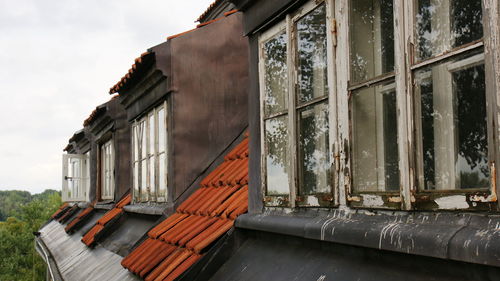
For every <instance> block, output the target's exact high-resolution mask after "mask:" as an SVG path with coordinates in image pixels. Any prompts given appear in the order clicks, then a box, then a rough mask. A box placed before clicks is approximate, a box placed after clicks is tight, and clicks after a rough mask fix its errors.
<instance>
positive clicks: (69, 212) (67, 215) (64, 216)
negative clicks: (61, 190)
mask: <svg viewBox="0 0 500 281" xmlns="http://www.w3.org/2000/svg"><path fill="white" fill-rule="evenodd" d="M78 210H79V208H78V205H77V204H75V205H73V206H71V207H70V208H68V209H67V210H66V211H65V212H64V214H62V215H61V216H60V217H59V218H58V219H57V221H58V222H60V223H65V222H66V221H67V220H68V219H69V218H70V217H71V216H73V215H74V214H75V213H76V212H78Z"/></svg>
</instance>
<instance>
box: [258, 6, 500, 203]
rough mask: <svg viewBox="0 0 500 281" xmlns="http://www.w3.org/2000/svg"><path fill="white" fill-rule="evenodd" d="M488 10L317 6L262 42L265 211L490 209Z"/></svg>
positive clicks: (493, 151)
mask: <svg viewBox="0 0 500 281" xmlns="http://www.w3.org/2000/svg"><path fill="white" fill-rule="evenodd" d="M334 3H335V5H336V6H335V7H333V4H334ZM485 3H486V4H487V5H486V4H485ZM485 5H486V6H485ZM492 5H493V6H494V7H496V8H498V7H499V6H500V4H498V2H497V1H496V0H467V1H465V0H414V1H394V0H340V1H333V0H323V1H310V2H309V3H307V4H306V5H305V6H303V7H301V8H299V9H298V10H297V11H296V12H295V13H291V14H288V15H286V19H284V20H283V21H282V22H281V23H278V24H276V25H274V26H272V27H271V28H268V29H267V30H265V31H264V32H262V33H261V34H260V35H259V64H260V65H259V74H260V83H259V84H260V91H261V132H262V160H261V163H262V182H263V186H262V188H263V192H264V196H265V197H264V200H265V204H266V206H289V207H295V206H299V207H300V206H332V205H335V204H336V203H338V204H340V205H349V206H352V207H365V208H389V209H405V210H411V209H419V210H420V209H483V210H484V209H491V208H496V207H497V205H496V204H497V203H496V201H497V197H496V182H497V180H498V175H497V173H496V169H495V162H498V161H500V160H499V159H500V155H499V149H498V147H500V143H499V137H498V130H496V129H495V128H498V127H500V124H499V120H498V116H499V115H498V112H499V110H500V109H499V106H498V104H500V103H498V99H499V95H498V94H497V92H500V80H498V79H497V78H496V77H495V75H494V73H498V72H499V71H500V69H497V68H498V65H500V62H499V61H498V55H497V56H495V55H494V54H498V50H496V49H497V48H498V46H497V45H494V44H498V43H492V42H496V41H495V40H494V39H492V38H498V33H499V31H498V26H496V24H495V22H496V20H497V19H498V15H497V14H493V15H489V14H487V13H489V12H491V11H492V8H491V6H492ZM485 7H486V8H485ZM496 8H495V9H493V11H496ZM484 13H486V14H484ZM492 18H493V19H494V20H492ZM488 19H489V20H488ZM332 34H333V35H332ZM491 34H494V35H495V34H496V35H495V36H497V37H494V35H491ZM489 36H490V37H489ZM492 44H493V45H492ZM495 160H497V161H495ZM495 178H496V179H497V180H493V179H495ZM333 195H338V197H333V200H332V196H333Z"/></svg>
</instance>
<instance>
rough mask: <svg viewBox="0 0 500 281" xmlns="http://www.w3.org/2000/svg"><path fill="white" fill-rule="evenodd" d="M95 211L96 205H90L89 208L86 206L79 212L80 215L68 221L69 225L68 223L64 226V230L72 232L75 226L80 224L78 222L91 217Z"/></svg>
mask: <svg viewBox="0 0 500 281" xmlns="http://www.w3.org/2000/svg"><path fill="white" fill-rule="evenodd" d="M93 211H94V207H93V206H89V207H87V208H85V209H84V210H83V211H82V212H80V213H79V214H78V216H76V217H75V218H74V219H73V220H72V221H70V222H69V223H68V225H66V227H65V228H64V230H65V231H66V232H67V233H69V232H72V231H73V230H75V228H76V227H77V226H78V224H79V223H80V222H81V221H83V220H85V219H86V218H87V217H89V216H90V215H91V214H92V212H93Z"/></svg>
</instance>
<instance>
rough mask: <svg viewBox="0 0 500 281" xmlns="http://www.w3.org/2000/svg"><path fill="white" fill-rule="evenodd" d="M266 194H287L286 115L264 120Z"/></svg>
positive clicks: (288, 167)
mask: <svg viewBox="0 0 500 281" xmlns="http://www.w3.org/2000/svg"><path fill="white" fill-rule="evenodd" d="M265 138H266V139H265V141H266V148H267V153H266V170H267V171H266V183H267V195H280V194H283V195H284V194H289V193H290V185H289V180H288V173H289V171H290V166H289V161H288V155H289V151H288V116H286V115H285V116H280V117H277V118H273V119H269V120H266V121H265Z"/></svg>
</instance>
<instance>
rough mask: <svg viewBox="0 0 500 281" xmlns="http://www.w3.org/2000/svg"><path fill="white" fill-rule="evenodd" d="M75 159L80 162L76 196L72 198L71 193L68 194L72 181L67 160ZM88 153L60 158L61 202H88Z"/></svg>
mask: <svg viewBox="0 0 500 281" xmlns="http://www.w3.org/2000/svg"><path fill="white" fill-rule="evenodd" d="M70 159H76V160H78V161H79V162H80V164H79V168H80V177H78V180H79V183H80V184H79V186H78V191H77V195H76V196H74V194H73V193H70V192H69V186H68V185H69V184H68V183H69V182H68V181H70V180H72V177H71V176H69V175H70V174H69V169H70V167H69V166H70V165H69V162H68V161H69V160H70ZM89 159H90V152H86V153H83V154H63V157H62V168H63V171H62V191H61V197H62V201H63V202H83V201H89V192H90V161H89Z"/></svg>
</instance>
